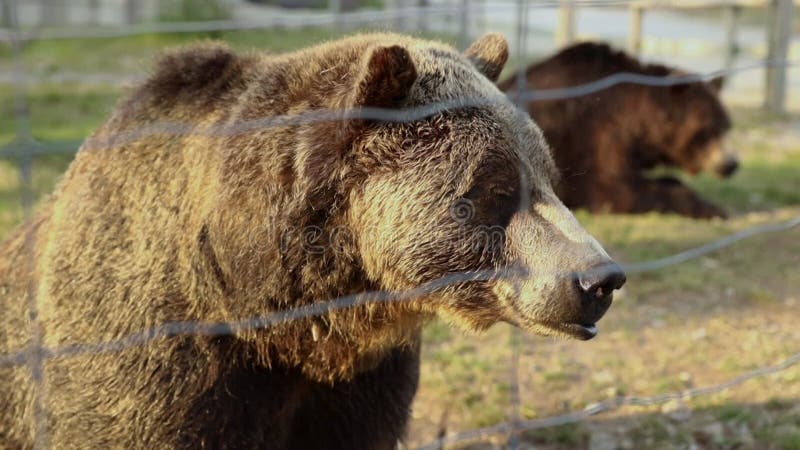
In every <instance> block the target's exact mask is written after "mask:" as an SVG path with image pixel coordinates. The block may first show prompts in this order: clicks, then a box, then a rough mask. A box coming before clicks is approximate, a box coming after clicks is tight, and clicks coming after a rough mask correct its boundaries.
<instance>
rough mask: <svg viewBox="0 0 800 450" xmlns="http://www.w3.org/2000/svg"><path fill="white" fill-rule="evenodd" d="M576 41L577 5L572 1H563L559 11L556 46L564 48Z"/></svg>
mask: <svg viewBox="0 0 800 450" xmlns="http://www.w3.org/2000/svg"><path fill="white" fill-rule="evenodd" d="M574 40H575V5H573V4H572V0H561V7H560V8H559V9H558V28H557V29H556V44H557V45H559V46H564V45H568V44H570V43H572V41H574Z"/></svg>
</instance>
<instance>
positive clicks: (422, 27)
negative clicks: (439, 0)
mask: <svg viewBox="0 0 800 450" xmlns="http://www.w3.org/2000/svg"><path fill="white" fill-rule="evenodd" d="M430 4H431V2H430V0H417V7H418V8H419V12H418V13H417V31H420V32H422V33H426V32H427V31H428V16H427V14H428V7H429V6H430Z"/></svg>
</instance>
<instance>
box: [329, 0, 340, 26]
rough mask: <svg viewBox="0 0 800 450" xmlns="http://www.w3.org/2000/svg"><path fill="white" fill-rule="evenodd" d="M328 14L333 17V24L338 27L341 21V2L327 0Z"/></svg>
mask: <svg viewBox="0 0 800 450" xmlns="http://www.w3.org/2000/svg"><path fill="white" fill-rule="evenodd" d="M328 12H330V14H331V17H333V24H334V25H339V23H340V21H341V19H342V18H341V15H342V0H328Z"/></svg>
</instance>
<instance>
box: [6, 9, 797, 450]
mask: <svg viewBox="0 0 800 450" xmlns="http://www.w3.org/2000/svg"><path fill="white" fill-rule="evenodd" d="M569 3H570V4H572V5H582V4H585V5H587V6H592V7H614V6H626V5H629V4H631V3H633V2H632V1H630V0H600V1H591V0H587V1H583V0H578V1H570V2H569ZM10 4H11V5H12V8H11V10H12V12H13V15H12V19H13V20H12V21H11V28H10V29H0V41H3V40H5V41H6V42H9V43H11V45H12V47H13V55H14V59H15V66H14V74H15V77H14V84H15V85H16V86H18V89H17V91H16V106H15V115H16V117H17V123H18V134H17V142H16V144H14V145H12V146H10V147H9V148H7V149H5V150H4V151H3V152H2V153H0V156H6V157H7V156H13V157H16V158H18V160H19V170H20V180H21V187H22V208H23V211H24V213H25V217H26V218H30V217H31V216H32V210H33V187H32V183H33V182H32V162H33V158H34V157H35V156H38V155H41V154H51V153H53V152H54V151H53V148H52V147H48V146H46V145H42V144H39V143H36V142H35V141H34V139H33V137H32V134H31V132H30V124H29V117H28V107H27V98H26V94H25V87H26V80H27V78H26V74H25V66H24V63H23V60H22V56H21V52H22V45H23V44H25V43H26V42H30V41H32V40H36V39H71V38H103V37H110V36H126V35H134V34H142V33H181V32H205V31H226V30H246V29H265V28H278V27H284V28H285V27H301V26H315V25H335V26H345V25H359V24H366V23H370V22H376V21H384V20H390V19H392V18H396V17H410V16H412V15H417V14H420V13H424V14H428V15H431V14H433V15H448V14H453V13H454V11H455V10H457V8H455V9H454V8H453V7H451V6H449V5H448V6H445V7H425V8H403V9H395V10H392V11H380V12H356V13H343V14H339V15H337V16H336V17H323V16H321V17H305V18H301V17H291V16H290V15H286V16H285V17H284V16H276V17H275V19H274V20H273V21H272V22H269V23H259V24H255V23H246V22H234V21H216V22H200V23H192V24H189V23H178V24H174V23H173V24H161V25H148V26H129V27H121V28H119V29H117V30H106V29H102V30H86V29H82V30H32V31H21V30H20V29H19V26H18V21H17V17H16V11H17V8H16V1H11V2H10ZM516 5H517V7H522V8H524V9H522V11H524V15H523V17H524V16H527V8H553V7H560V6H563V2H562V1H544V2H539V3H529V2H526V1H524V0H520V1H519V2H518V3H517V4H516ZM518 32H519V33H520V36H524V35H525V33H527V21H525V22H524V24H523V22H522V21H520V27H519V30H518ZM798 65H800V61H790V60H787V59H785V58H783V59H782V58H778V59H774V58H773V59H766V60H764V61H761V62H759V63H756V64H753V65H749V66H743V67H739V68H734V69H727V70H720V71H716V72H711V73H708V74H698V75H685V76H675V77H668V78H663V77H651V76H644V75H640V74H632V73H618V74H614V75H611V76H609V77H606V78H603V79H600V80H597V81H594V82H591V83H586V84H584V85H579V86H573V87H569V88H564V89H552V90H536V91H530V90H527V88H526V87H525V86H522V89H519V90H518V92H515V93H511V97H512V99H513V100H514V101H515V102H516V103H517V104H520V103H522V102H528V101H544V100H554V99H563V98H574V97H578V96H583V95H590V94H593V93H596V92H599V91H602V90H604V89H609V88H611V87H613V86H616V85H620V84H625V83H629V84H639V85H648V86H669V85H677V84H685V83H692V82H698V81H707V80H709V79H711V78H714V77H716V76H720V75H723V76H731V75H736V74H738V73H741V72H744V71H748V70H755V69H764V68H774V67H784V68H789V67H797V66H798ZM501 100H503V101H504V99H503V98H502V97H500V96H498V97H497V98H493V99H492V98H476V99H464V98H462V99H454V100H450V101H444V102H439V103H435V104H429V105H423V106H419V107H416V108H411V109H407V110H400V111H398V110H386V109H379V108H361V109H355V110H316V111H311V112H308V113H303V114H298V115H286V116H275V117H266V118H262V119H257V120H253V121H244V122H238V123H234V124H226V125H224V126H214V127H206V128H203V129H198V128H197V127H195V126H194V125H192V124H188V123H175V122H162V123H157V124H153V125H151V126H149V127H144V128H140V129H138V130H135V131H132V132H130V133H122V134H120V135H116V136H113V137H112V138H111V139H109V141H108V142H99V143H94V144H91V145H85V146H84V148H83V149H84V151H90V150H100V149H104V148H110V147H114V146H118V145H124V144H126V143H131V142H134V141H137V140H139V139H142V138H143V137H145V136H148V135H151V134H175V135H207V136H209V137H219V136H228V135H232V134H238V133H245V132H248V131H255V130H262V129H264V128H267V127H287V126H297V125H303V124H309V123H313V122H320V121H337V120H345V119H368V120H376V121H389V122H408V121H414V120H420V119H423V118H426V117H429V116H431V115H434V114H438V113H442V112H446V111H449V110H453V109H458V108H466V107H478V106H484V105H487V104H491V103H494V102H498V101H501ZM798 226H800V216H797V217H794V218H792V219H790V220H787V221H782V222H777V223H767V224H760V225H754V226H752V227H749V228H746V229H744V230H741V231H739V232H736V233H733V234H730V235H728V236H725V237H723V238H720V239H716V240H713V241H711V242H708V243H705V244H702V245H699V246H697V247H693V248H690V249H688V250H685V251H682V252H679V253H675V254H672V255H669V256H667V257H664V258H660V259H654V260H650V261H644V262H639V263H633V264H623V265H622V267H623V269H624V270H625V271H626V272H627V273H629V274H635V273H641V272H649V271H657V270H661V269H664V268H666V267H670V266H673V265H677V264H682V263H685V262H687V261H690V260H693V259H696V258H699V257H702V256H704V255H707V254H709V253H711V252H714V251H717V250H720V249H722V248H725V247H728V246H731V245H733V244H735V243H737V242H741V241H742V240H745V239H748V238H751V237H754V236H759V235H766V234H770V233H777V232H785V231H788V230H790V229H795V228H797V227H798ZM34 239H35V236H34V235H33V234H32V233H28V234H27V235H26V239H25V246H26V248H27V249H28V250H29V252H30V253H29V254H30V255H31V257H30V258H28V263H30V264H32V262H33V257H32V256H33V248H34V244H35V243H34V241H33V240H34ZM598 270H603V269H602V268H601V269H598ZM529 275H530V274H529V273H528V272H527V271H526V270H524V269H520V268H516V267H512V268H509V269H504V270H492V271H475V272H461V273H454V274H450V275H447V276H445V277H442V278H440V279H437V280H434V281H431V282H429V283H425V284H423V285H420V286H418V287H417V288H415V289H411V290H409V291H404V292H389V291H373V292H363V293H358V294H352V295H347V296H343V297H339V298H336V299H332V300H329V301H325V302H318V303H313V304H310V305H306V306H303V307H299V308H294V309H291V310H287V311H282V312H279V313H274V314H270V315H266V316H260V317H252V318H246V319H242V320H239V321H235V322H225V323H200V322H194V321H184V322H168V323H165V324H162V325H160V326H156V327H154V328H151V329H149V330H142V331H140V332H138V333H134V334H131V335H128V336H125V337H122V338H120V339H116V340H111V341H107V342H99V343H76V344H71V345H65V346H60V347H56V348H47V347H45V346H43V345H42V342H41V328H40V325H39V323H38V318H37V313H36V303H35V298H36V290H35V286H33V285H30V286H28V294H27V296H26V301H27V307H28V316H29V320H30V323H31V336H32V340H31V345H30V346H28V347H27V348H25V349H24V350H21V351H18V352H12V353H9V354H6V355H0V367H11V366H21V365H27V366H28V368H29V370H30V371H31V374H32V379H33V381H34V386H35V390H34V391H35V392H34V403H35V405H34V408H35V414H34V416H35V431H36V443H35V445H36V448H39V449H42V448H47V442H48V440H47V436H48V433H47V424H46V420H45V416H46V411H45V408H44V405H45V404H46V402H45V401H44V400H43V399H45V398H46V391H45V390H44V388H45V384H44V383H43V382H42V381H43V380H42V377H43V372H42V364H43V362H44V361H46V360H48V359H54V358H67V357H77V356H81V355H90V354H103V353H111V352H120V351H124V350H125V349H128V348H131V347H136V346H141V345H146V344H148V343H150V342H152V341H154V340H158V339H167V338H171V337H174V336H179V335H212V336H222V335H231V334H235V333H238V332H242V331H246V330H252V329H263V328H268V327H272V326H277V325H280V324H285V323H288V322H291V321H293V320H299V319H303V318H308V317H314V316H320V315H324V314H327V313H330V312H333V311H337V310H341V309H345V308H352V307H356V306H359V305H364V304H366V303H376V302H389V301H409V300H412V299H415V298H419V297H423V296H426V295H430V294H432V293H434V292H437V291H438V290H440V289H444V288H446V287H448V286H453V285H456V284H461V283H467V282H476V281H486V280H490V279H497V278H508V279H512V280H513V279H515V278H519V277H525V276H529ZM557 275H558V274H557ZM561 275H566V274H561ZM510 345H511V348H512V363H511V372H510V376H511V381H512V383H511V384H512V387H513V391H512V394H513V395H512V411H511V415H510V416H511V420H510V421H507V422H504V423H501V424H498V425H495V426H491V427H486V428H480V429H477V430H470V431H462V432H458V433H455V434H452V435H449V436H445V437H443V438H441V439H439V440H437V441H435V442H433V443H431V444H428V445H425V446H423V447H421V448H424V449H428V448H439V447H441V446H443V445H446V444H451V443H456V442H465V441H470V440H475V439H480V438H485V437H490V436H496V435H499V434H508V435H509V441H508V442H509V445H510V446H512V447H513V446H514V445H515V443H516V441H515V439H516V437H517V436H518V435H519V433H520V432H522V431H524V430H530V429H537V428H545V427H550V426H556V425H561V424H566V423H574V422H579V421H583V420H586V419H588V418H589V417H591V416H594V415H597V414H601V413H604V412H609V411H613V410H615V409H618V408H621V407H623V406H650V405H657V404H662V403H665V402H668V401H671V400H681V401H682V400H687V399H690V398H694V397H698V396H704V395H710V394H713V393H716V392H720V391H722V390H725V389H729V388H732V387H735V386H738V385H740V384H742V383H744V382H746V381H748V380H751V379H754V378H758V377H764V376H767V375H771V374H775V373H777V372H780V371H782V370H786V369H788V368H789V367H792V366H793V365H796V364H798V363H799V362H800V353H796V354H794V355H792V356H790V357H789V358H788V359H786V360H785V361H783V362H782V363H780V364H777V365H774V366H765V367H761V368H758V369H755V370H752V371H750V372H746V373H743V374H742V375H740V376H738V377H736V378H733V379H731V380H728V381H726V382H723V383H720V384H716V385H713V386H708V387H703V388H696V389H689V390H685V391H678V392H673V393H669V394H663V395H656V396H651V397H618V398H614V399H609V400H606V401H602V402H599V403H594V404H591V405H589V406H587V407H586V408H585V409H584V410H583V411H577V412H572V413H568V414H562V415H555V416H550V417H544V418H537V419H532V420H523V419H521V416H520V413H519V412H520V403H521V400H520V398H519V383H518V361H519V333H518V332H517V331H513V332H512V334H511V341H510Z"/></svg>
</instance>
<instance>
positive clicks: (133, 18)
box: [125, 0, 139, 25]
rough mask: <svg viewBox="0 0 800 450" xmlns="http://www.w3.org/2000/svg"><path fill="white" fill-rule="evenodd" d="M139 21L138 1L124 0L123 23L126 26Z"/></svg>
mask: <svg viewBox="0 0 800 450" xmlns="http://www.w3.org/2000/svg"><path fill="white" fill-rule="evenodd" d="M138 21H139V0H125V23H126V24H128V25H131V24H134V23H136V22H138Z"/></svg>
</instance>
